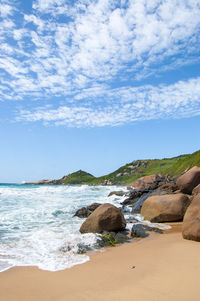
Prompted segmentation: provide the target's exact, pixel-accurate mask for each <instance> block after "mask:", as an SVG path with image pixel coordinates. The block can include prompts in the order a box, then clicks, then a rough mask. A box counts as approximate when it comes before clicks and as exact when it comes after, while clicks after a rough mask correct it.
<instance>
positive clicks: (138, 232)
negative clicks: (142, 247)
mask: <svg viewBox="0 0 200 301" xmlns="http://www.w3.org/2000/svg"><path fill="white" fill-rule="evenodd" d="M131 236H132V237H141V238H144V237H147V236H149V234H148V233H146V231H145V230H144V227H143V225H141V224H135V225H133V227H132V229H131Z"/></svg>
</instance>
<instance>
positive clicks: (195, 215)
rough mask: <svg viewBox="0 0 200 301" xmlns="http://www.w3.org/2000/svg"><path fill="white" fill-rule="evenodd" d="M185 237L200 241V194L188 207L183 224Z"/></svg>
mask: <svg viewBox="0 0 200 301" xmlns="http://www.w3.org/2000/svg"><path fill="white" fill-rule="evenodd" d="M182 235H183V238H185V239H189V240H195V241H200V194H197V195H196V196H195V197H194V198H193V200H192V203H191V205H190V206H189V207H188V209H187V211H186V213H185V216H184V220H183V226H182Z"/></svg>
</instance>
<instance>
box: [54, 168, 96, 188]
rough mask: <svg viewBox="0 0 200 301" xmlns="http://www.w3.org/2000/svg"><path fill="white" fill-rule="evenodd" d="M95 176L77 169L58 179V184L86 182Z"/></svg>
mask: <svg viewBox="0 0 200 301" xmlns="http://www.w3.org/2000/svg"><path fill="white" fill-rule="evenodd" d="M93 179H95V177H94V176H93V175H91V174H90V173H87V172H85V171H83V170H78V171H76V172H73V173H71V174H69V175H67V176H64V177H63V178H62V179H60V180H59V182H60V184H68V185H70V184H88V183H90V182H91V181H92V180H93Z"/></svg>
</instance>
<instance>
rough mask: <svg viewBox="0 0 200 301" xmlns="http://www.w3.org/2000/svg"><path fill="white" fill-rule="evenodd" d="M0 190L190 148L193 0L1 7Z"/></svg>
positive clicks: (199, 86) (196, 128)
mask: <svg viewBox="0 0 200 301" xmlns="http://www.w3.org/2000/svg"><path fill="white" fill-rule="evenodd" d="M0 45H1V47H0V141H1V145H0V171H1V172H0V182H21V181H31V180H38V179H55V178H60V177H62V176H63V175H66V174H68V173H70V172H74V171H76V170H79V169H82V170H86V171H88V172H90V173H92V174H93V175H95V176H100V175H103V174H106V173H109V172H112V171H113V170H115V169H117V168H119V167H120V166H121V165H123V164H126V163H128V162H131V161H133V160H136V159H146V158H163V157H171V156H176V155H180V154H185V153H191V152H194V151H196V150H198V149H200V139H199V136H200V135H199V133H200V2H199V0H187V1H184V0H151V1H148V0H129V1H128V0H77V1H76V0H33V1H31V0H1V1H0Z"/></svg>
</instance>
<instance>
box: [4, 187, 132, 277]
mask: <svg viewBox="0 0 200 301" xmlns="http://www.w3.org/2000/svg"><path fill="white" fill-rule="evenodd" d="M114 190H124V191H127V189H126V187H117V186H87V185H82V186H64V185H61V186H53V185H52V186H43V185H19V184H0V271H1V272H2V271H5V270H7V269H10V268H12V267H15V266H37V267H38V268H40V269H43V270H49V271H58V270H63V269H66V268H70V267H72V266H74V265H76V264H81V263H84V262H86V261H88V260H89V256H88V255H85V254H78V246H79V245H80V244H81V245H83V246H84V245H85V246H90V249H92V250H95V249H96V248H97V239H98V237H99V236H98V234H92V233H89V234H80V232H79V229H80V226H81V224H82V223H83V221H84V219H80V218H78V217H73V215H74V213H75V212H76V210H77V209H79V208H81V207H84V206H87V205H90V204H92V203H94V202H98V203H102V204H103V203H107V202H109V203H111V204H114V205H115V206H117V207H120V203H121V202H122V201H123V199H124V197H118V196H116V195H113V196H111V197H108V194H109V193H110V192H111V191H114ZM129 211H130V210H129V208H127V216H128V215H129V213H128V212H129ZM130 226H131V225H129V224H128V225H127V227H130Z"/></svg>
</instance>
